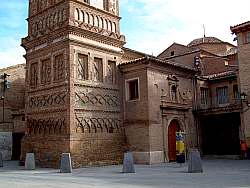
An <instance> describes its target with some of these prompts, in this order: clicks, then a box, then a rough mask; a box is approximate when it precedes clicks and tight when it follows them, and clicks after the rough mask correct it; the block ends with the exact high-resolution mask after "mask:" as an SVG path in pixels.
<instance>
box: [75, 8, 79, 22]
mask: <svg viewBox="0 0 250 188" xmlns="http://www.w3.org/2000/svg"><path fill="white" fill-rule="evenodd" d="M75 19H76V20H80V11H79V9H78V8H77V9H76V10H75Z"/></svg>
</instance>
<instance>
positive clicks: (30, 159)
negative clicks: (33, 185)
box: [25, 153, 36, 170]
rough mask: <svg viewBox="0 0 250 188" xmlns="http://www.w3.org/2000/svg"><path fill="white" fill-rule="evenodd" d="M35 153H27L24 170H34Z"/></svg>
mask: <svg viewBox="0 0 250 188" xmlns="http://www.w3.org/2000/svg"><path fill="white" fill-rule="evenodd" d="M35 168H36V165H35V155H34V153H27V154H26V158H25V169H26V170H35Z"/></svg>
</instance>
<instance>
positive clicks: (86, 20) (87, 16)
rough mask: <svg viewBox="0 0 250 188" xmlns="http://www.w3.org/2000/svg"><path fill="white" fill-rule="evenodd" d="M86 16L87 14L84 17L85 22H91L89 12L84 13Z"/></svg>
mask: <svg viewBox="0 0 250 188" xmlns="http://www.w3.org/2000/svg"><path fill="white" fill-rule="evenodd" d="M84 16H85V17H84V23H86V24H88V23H89V13H87V12H86V13H85V14H84Z"/></svg>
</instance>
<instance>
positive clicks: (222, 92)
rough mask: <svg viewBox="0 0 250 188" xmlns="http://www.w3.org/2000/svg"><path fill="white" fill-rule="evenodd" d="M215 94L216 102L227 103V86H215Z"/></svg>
mask: <svg viewBox="0 0 250 188" xmlns="http://www.w3.org/2000/svg"><path fill="white" fill-rule="evenodd" d="M216 94H217V102H218V104H227V103H229V96H228V87H227V86H226V87H219V88H216Z"/></svg>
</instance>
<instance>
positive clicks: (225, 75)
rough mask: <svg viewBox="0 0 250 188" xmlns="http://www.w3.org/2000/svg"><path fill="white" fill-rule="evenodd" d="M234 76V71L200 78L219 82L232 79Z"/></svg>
mask: <svg viewBox="0 0 250 188" xmlns="http://www.w3.org/2000/svg"><path fill="white" fill-rule="evenodd" d="M234 76H237V75H236V73H235V71H226V72H221V73H216V74H211V75H207V76H201V77H200V78H203V79H208V80H219V79H223V78H228V77H234Z"/></svg>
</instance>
